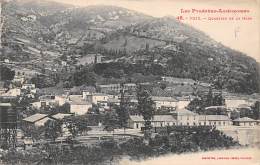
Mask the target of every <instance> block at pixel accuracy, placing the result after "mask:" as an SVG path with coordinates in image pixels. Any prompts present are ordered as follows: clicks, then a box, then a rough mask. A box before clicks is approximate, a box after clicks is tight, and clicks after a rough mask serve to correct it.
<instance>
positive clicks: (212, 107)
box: [205, 106, 226, 110]
mask: <svg viewBox="0 0 260 165" xmlns="http://www.w3.org/2000/svg"><path fill="white" fill-rule="evenodd" d="M217 108H223V109H225V108H226V107H225V106H209V107H206V108H205V109H206V110H208V109H217Z"/></svg>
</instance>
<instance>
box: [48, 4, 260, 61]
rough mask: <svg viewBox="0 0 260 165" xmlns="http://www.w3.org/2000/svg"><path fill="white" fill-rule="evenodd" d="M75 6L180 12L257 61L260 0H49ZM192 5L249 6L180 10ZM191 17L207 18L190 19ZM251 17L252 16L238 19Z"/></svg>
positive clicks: (159, 13) (153, 13)
mask: <svg viewBox="0 0 260 165" xmlns="http://www.w3.org/2000/svg"><path fill="white" fill-rule="evenodd" d="M52 1H57V2H62V3H68V4H73V5H76V6H89V5H114V6H120V7H124V8H127V9H131V10H136V11H139V12H142V13H144V14H147V15H151V16H154V17H163V16H174V17H177V16H183V17H184V18H187V19H185V20H183V22H184V23H187V24H190V25H192V26H194V27H195V28H197V29H199V30H201V31H204V32H205V33H206V34H208V35H209V36H210V37H212V38H213V39H215V40H216V41H218V42H221V43H222V44H224V45H226V46H229V47H231V48H232V49H235V50H239V51H241V52H243V53H245V54H247V55H248V56H251V57H253V58H255V59H256V60H257V61H259V62H260V30H259V29H260V0H52ZM181 9H183V10H192V9H235V10H249V12H248V13H239V14H238V13H236V14H231V13H220V14H212V13H211V14H207V13H200V14H194V13H182V12H181ZM190 17H200V18H206V19H205V20H204V19H203V20H191V18H190ZM209 17H211V18H212V17H227V18H229V17H233V18H234V19H235V18H237V17H239V18H240V20H226V21H225V20H215V21H212V20H208V18H209ZM242 17H251V18H252V19H251V20H241V19H242Z"/></svg>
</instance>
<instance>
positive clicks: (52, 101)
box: [32, 95, 65, 109]
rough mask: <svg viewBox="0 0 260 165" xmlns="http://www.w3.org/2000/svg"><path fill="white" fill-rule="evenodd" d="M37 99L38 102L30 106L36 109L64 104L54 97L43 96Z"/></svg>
mask: <svg viewBox="0 0 260 165" xmlns="http://www.w3.org/2000/svg"><path fill="white" fill-rule="evenodd" d="M39 99H40V101H37V102H33V103H32V106H33V107H35V108H38V109H39V108H45V107H47V106H49V107H56V106H59V105H63V104H64V103H65V101H60V100H59V99H56V96H54V95H44V96H41V97H39Z"/></svg>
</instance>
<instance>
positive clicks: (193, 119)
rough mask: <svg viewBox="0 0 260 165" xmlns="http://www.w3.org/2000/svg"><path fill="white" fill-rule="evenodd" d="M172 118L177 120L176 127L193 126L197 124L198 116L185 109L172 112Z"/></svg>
mask: <svg viewBox="0 0 260 165" xmlns="http://www.w3.org/2000/svg"><path fill="white" fill-rule="evenodd" d="M173 116H174V118H175V119H177V125H180V126H182V125H185V126H195V125H198V123H199V115H198V114H196V113H194V112H191V111H189V110H187V109H177V110H176V111H175V112H173Z"/></svg>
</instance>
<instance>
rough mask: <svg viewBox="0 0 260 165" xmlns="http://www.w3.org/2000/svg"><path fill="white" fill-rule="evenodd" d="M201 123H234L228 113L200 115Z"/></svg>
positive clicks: (206, 124)
mask: <svg viewBox="0 0 260 165" xmlns="http://www.w3.org/2000/svg"><path fill="white" fill-rule="evenodd" d="M199 125H203V126H230V125H232V121H231V119H230V118H229V117H228V116H226V115H199Z"/></svg>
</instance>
